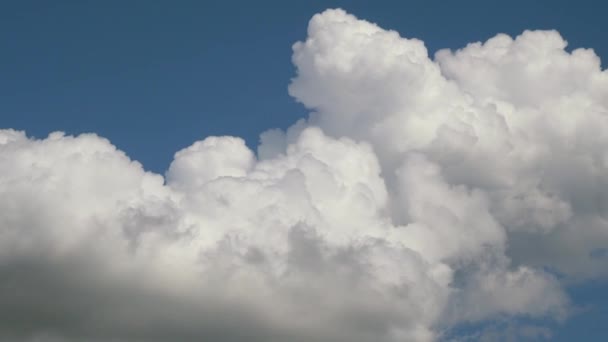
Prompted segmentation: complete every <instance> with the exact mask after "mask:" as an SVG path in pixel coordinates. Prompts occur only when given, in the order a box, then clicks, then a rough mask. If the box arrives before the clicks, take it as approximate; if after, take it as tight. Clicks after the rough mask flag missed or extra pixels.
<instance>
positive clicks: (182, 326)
mask: <svg viewBox="0 0 608 342" xmlns="http://www.w3.org/2000/svg"><path fill="white" fill-rule="evenodd" d="M565 47H566V42H565V40H564V39H563V38H562V37H560V35H559V34H558V33H557V32H554V31H534V32H532V31H526V32H524V33H523V34H522V35H520V36H518V37H516V38H511V37H508V36H506V35H502V34H501V35H497V36H496V37H494V38H491V39H490V40H488V41H487V42H485V43H473V44H470V45H468V46H466V47H464V48H463V49H461V50H458V51H449V50H441V51H439V52H438V53H437V54H436V56H435V57H434V58H430V57H429V56H428V52H427V50H426V48H425V46H424V43H423V42H422V41H420V40H417V39H406V38H402V37H401V36H400V35H399V34H398V33H397V32H393V31H386V30H383V29H382V28H380V27H378V26H377V25H375V24H372V23H369V22H366V21H363V20H358V19H357V18H355V17H354V16H352V15H350V14H347V13H346V12H344V11H343V10H327V11H325V12H323V13H321V14H317V15H315V16H314V17H313V18H312V19H311V21H310V23H309V27H308V37H307V38H306V40H305V41H302V42H298V43H296V44H295V45H294V47H293V50H294V53H293V62H294V65H295V67H296V69H297V75H296V77H295V78H294V79H293V80H292V82H291V84H290V86H289V92H290V94H291V95H292V96H294V97H295V98H296V99H297V100H298V101H300V102H301V103H302V104H303V105H304V106H306V107H307V108H309V109H310V110H311V114H310V117H309V118H307V119H305V120H301V121H299V122H297V123H295V124H294V125H293V126H292V127H290V128H289V129H288V130H287V131H285V132H283V131H281V130H276V129H275V130H270V131H268V132H265V133H264V134H262V136H261V143H260V146H259V147H258V150H257V153H254V152H253V151H251V150H250V149H249V148H248V147H247V146H246V145H245V143H244V141H243V140H242V139H239V138H235V137H209V138H206V139H204V140H202V141H198V142H195V143H194V144H193V145H192V146H190V147H188V148H186V149H184V150H182V151H179V152H177V153H176V154H175V158H174V160H173V162H172V163H171V165H170V167H169V169H168V171H167V173H166V175H165V177H163V176H161V175H157V174H153V173H150V172H146V171H144V169H143V168H142V166H141V165H140V164H139V163H137V162H136V161H132V160H130V159H129V158H128V157H127V156H126V155H125V154H124V153H123V152H121V151H120V150H118V149H117V148H116V147H114V146H113V145H112V144H111V143H110V142H109V141H107V140H105V139H103V138H100V137H98V136H96V135H92V134H88V135H80V136H77V137H72V136H64V135H63V134H61V133H53V134H51V135H49V137H47V138H46V139H40V140H37V139H32V138H28V137H27V136H26V135H25V133H23V132H17V131H13V130H10V129H9V130H1V131H0V340H7V341H78V340H92V341H169V340H170V341H200V340H212V341H269V342H272V341H277V342H279V341H296V342H297V341H308V342H312V341H319V342H325V341H336V342H340V341H352V342H357V341H360V342H369V341H379V342H381V341H386V342H394V341H433V340H438V339H441V338H443V337H445V336H446V332H449V331H450V329H453V328H455V327H458V326H460V325H462V324H471V323H478V322H487V321H491V320H493V319H496V318H501V317H502V318H504V317H515V318H517V317H520V318H521V317H532V318H540V319H556V320H560V319H563V318H565V317H566V316H567V314H568V310H569V300H568V298H567V296H566V294H565V292H564V286H566V285H567V283H569V282H571V281H574V282H579V281H587V280H590V279H598V278H599V279H602V278H604V279H605V277H606V276H608V273H607V272H608V268H606V267H605V265H606V262H607V261H608V260H607V259H606V258H605V254H606V253H605V252H604V251H605V248H606V246H608V222H607V221H606V217H605V213H606V212H607V210H606V209H608V208H607V207H606V206H607V205H608V191H607V190H608V178H607V176H606V174H607V173H606V172H605V171H606V168H607V167H608V154H606V151H608V148H607V147H608V135H607V133H605V132H608V116H607V115H608V102H607V99H608V96H607V95H608V74H607V73H606V72H605V71H602V70H601V67H600V61H599V58H598V57H597V56H596V55H595V54H594V53H593V51H591V50H584V49H578V50H574V51H572V52H567V51H566V50H565ZM526 329H527V330H526ZM526 329H524V330H525V331H524V332H521V331H523V330H521V331H518V332H517V336H520V335H521V334H524V335H525V334H532V335H538V336H540V335H542V336H550V332H548V331H546V329H545V328H542V327H541V328H538V327H534V326H528V328H526ZM494 333H495V332H494V330H492V331H489V330H488V331H480V332H479V333H474V334H472V335H471V336H482V335H483V336H486V335H488V334H494ZM513 334H515V333H513ZM513 334H512V335H513ZM488 336H489V335H488ZM513 336H515V335H513ZM522 336H523V335H522Z"/></svg>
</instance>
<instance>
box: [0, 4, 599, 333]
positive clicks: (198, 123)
mask: <svg viewBox="0 0 608 342" xmlns="http://www.w3.org/2000/svg"><path fill="white" fill-rule="evenodd" d="M335 7H340V8H344V9H345V10H347V11H348V12H350V13H352V14H354V15H356V16H358V17H359V18H361V19H365V20H367V21H371V22H374V23H377V24H378V25H379V26H381V27H383V28H385V29H393V30H396V31H398V32H399V33H400V34H401V35H402V36H405V37H408V38H419V39H421V40H423V41H424V42H425V44H426V46H427V48H428V49H429V51H430V52H431V53H434V52H435V51H436V50H437V49H440V48H451V49H456V48H460V47H463V46H465V45H466V44H467V43H469V42H475V41H485V40H486V39H488V38H490V37H492V36H494V35H495V34H497V33H507V34H509V35H511V36H515V35H518V34H520V33H521V32H522V31H523V30H525V29H556V30H558V31H559V32H560V33H561V35H562V36H563V37H564V38H565V39H566V40H567V41H568V42H569V47H568V50H571V49H573V48H578V47H590V48H593V49H594V50H595V52H596V54H598V55H599V56H600V57H601V58H602V59H603V67H605V66H606V60H608V43H607V40H606V32H608V20H606V10H608V6H606V5H604V4H602V3H601V2H597V1H579V2H576V3H575V2H570V1H502V2H493V1H492V2H490V1H458V2H455V1H451V2H447V1H373V2H372V1H293V2H292V1H255V2H254V1H238V2H237V1H186V0H183V1H86V0H82V1H27V0H24V1H13V2H8V1H6V2H4V3H2V4H1V5H0V43H1V46H2V53H0V75H1V77H2V78H1V80H2V81H1V82H0V127H2V128H15V129H18V130H25V131H26V132H27V134H28V135H30V136H34V137H38V138H44V137H46V136H47V135H48V134H49V133H50V132H52V131H56V130H60V131H64V132H66V133H68V134H80V133H86V132H94V133H97V134H99V135H100V136H103V137H106V138H108V139H109V140H110V141H111V142H112V143H113V144H114V145H116V146H117V147H118V148H119V149H121V150H123V151H125V152H126V153H127V154H128V155H129V156H130V157H131V158H132V159H134V160H138V161H140V162H141V163H142V164H143V165H144V168H145V169H146V170H151V171H154V172H157V173H164V172H165V171H166V170H167V168H168V167H169V164H170V163H171V161H172V160H173V155H174V153H175V152H176V151H178V150H180V149H182V148H184V147H186V146H188V145H190V144H191V143H192V142H193V141H195V140H201V139H203V138H205V137H207V136H210V135H233V136H239V137H242V138H244V139H245V140H246V142H247V145H249V146H250V147H251V148H255V147H256V146H257V144H258V136H259V134H260V133H262V132H263V131H265V130H267V129H269V128H274V127H278V128H282V129H285V128H287V127H288V126H290V125H291V124H293V123H294V122H295V121H297V120H298V119H299V118H304V117H306V115H307V110H306V109H305V108H304V107H303V106H302V105H301V104H299V103H297V102H296V100H295V99H293V98H292V97H290V96H289V95H288V92H287V86H288V84H289V82H290V79H291V78H293V77H294V76H295V69H294V66H293V64H292V61H291V56H292V44H294V43H295V42H296V41H299V40H303V39H305V38H306V26H307V22H308V20H309V19H310V17H311V16H312V15H313V14H315V13H318V12H321V11H323V10H324V9H326V8H335ZM607 267H608V265H607ZM568 291H569V293H570V295H571V296H572V299H573V301H574V302H575V303H576V305H577V306H579V307H581V313H580V314H577V315H576V316H574V317H572V318H571V319H569V320H566V321H565V322H564V323H562V324H555V323H550V326H551V327H552V329H554V335H553V339H554V340H556V341H572V340H581V341H601V340H604V339H606V337H607V336H608V328H607V327H608V309H607V308H608V297H606V295H605V294H606V293H607V292H608V285H607V284H606V283H605V282H601V281H598V282H592V283H585V284H582V285H580V284H579V285H577V284H575V285H572V286H571V287H570V288H569V290H568Z"/></svg>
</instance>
